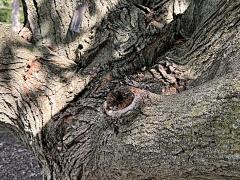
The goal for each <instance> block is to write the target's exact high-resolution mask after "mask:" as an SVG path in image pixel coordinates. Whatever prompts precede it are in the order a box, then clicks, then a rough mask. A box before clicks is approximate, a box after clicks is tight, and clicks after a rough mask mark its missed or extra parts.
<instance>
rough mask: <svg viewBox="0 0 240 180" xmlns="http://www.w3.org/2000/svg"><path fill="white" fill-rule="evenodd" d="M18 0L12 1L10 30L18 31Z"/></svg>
mask: <svg viewBox="0 0 240 180" xmlns="http://www.w3.org/2000/svg"><path fill="white" fill-rule="evenodd" d="M19 9H20V8H19V2H18V0H13V1H12V30H13V31H14V32H19V31H20V28H21V27H20V11H19Z"/></svg>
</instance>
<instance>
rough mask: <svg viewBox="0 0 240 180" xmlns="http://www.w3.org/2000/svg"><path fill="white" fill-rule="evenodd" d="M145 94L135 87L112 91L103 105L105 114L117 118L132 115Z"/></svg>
mask: <svg viewBox="0 0 240 180" xmlns="http://www.w3.org/2000/svg"><path fill="white" fill-rule="evenodd" d="M143 92H144V91H142V90H141V89H138V88H134V87H122V88H119V89H116V90H113V91H111V92H110V93H109V94H108V96H107V98H106V101H105V102H104V105H103V108H104V111H105V113H106V114H107V115H108V116H111V117H115V118H118V117H121V116H123V115H128V114H130V113H131V112H133V111H134V110H136V109H138V107H139V105H140V102H141V95H142V93H143Z"/></svg>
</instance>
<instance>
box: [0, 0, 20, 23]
mask: <svg viewBox="0 0 240 180" xmlns="http://www.w3.org/2000/svg"><path fill="white" fill-rule="evenodd" d="M19 3H20V10H21V11H20V22H21V23H23V21H24V17H23V12H22V6H21V0H19ZM11 13H12V0H0V22H4V23H11Z"/></svg>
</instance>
